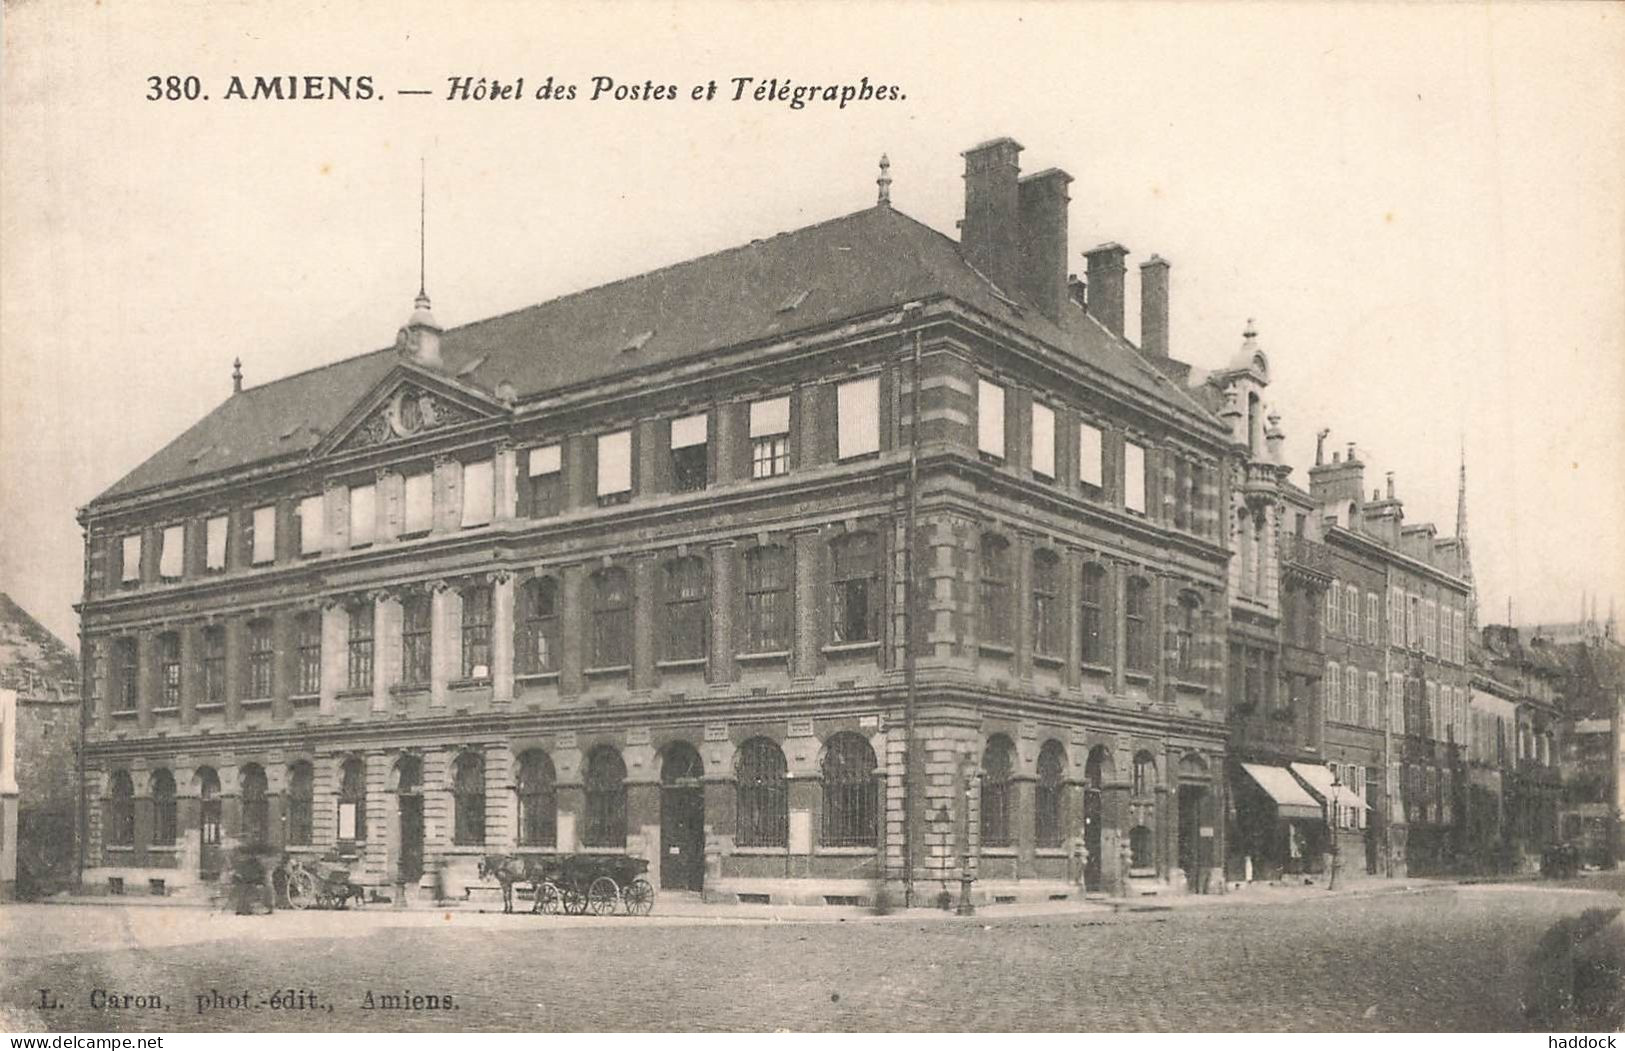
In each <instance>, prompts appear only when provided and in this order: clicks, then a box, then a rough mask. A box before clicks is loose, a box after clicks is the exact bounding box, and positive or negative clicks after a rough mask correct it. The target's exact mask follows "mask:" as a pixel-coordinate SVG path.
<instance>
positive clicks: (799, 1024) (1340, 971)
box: [0, 884, 1620, 1031]
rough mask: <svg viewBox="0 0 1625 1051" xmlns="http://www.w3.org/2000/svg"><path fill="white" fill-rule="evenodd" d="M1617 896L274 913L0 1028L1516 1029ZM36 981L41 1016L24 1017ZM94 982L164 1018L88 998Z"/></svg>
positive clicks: (7, 920) (97, 959)
mask: <svg viewBox="0 0 1625 1051" xmlns="http://www.w3.org/2000/svg"><path fill="white" fill-rule="evenodd" d="M1619 904H1620V897H1619V896H1618V895H1617V894H1613V893H1605V892H1600V891H1589V890H1577V889H1553V888H1546V887H1533V886H1528V885H1515V884H1507V885H1483V886H1463V887H1454V888H1436V889H1430V890H1427V891H1423V892H1414V891H1413V892H1394V893H1385V894H1378V895H1374V896H1370V897H1352V898H1331V899H1329V900H1328V899H1317V898H1315V897H1313V896H1312V895H1304V896H1303V897H1302V898H1300V899H1298V900H1294V901H1291V902H1289V903H1285V904H1276V905H1268V906H1260V905H1251V904H1248V905H1223V906H1217V907H1197V908H1183V909H1178V910H1172V911H1146V912H1124V913H1117V914H1113V913H1110V912H1107V911H1104V910H1101V911H1096V912H1083V911H1074V912H1071V913H1055V914H1049V915H1012V914H1010V913H1009V912H1006V913H1005V914H1003V915H1001V914H1000V912H999V910H998V909H997V908H993V909H988V910H985V911H984V913H983V914H982V915H980V916H977V917H975V918H974V919H969V920H963V919H955V918H944V917H940V916H937V915H934V914H933V915H926V916H913V915H911V916H908V917H899V916H893V917H887V918H885V919H879V920H873V919H859V918H857V917H856V916H853V917H852V918H851V919H849V920H845V921H837V920H834V919H830V920H822V921H813V922H763V921H761V920H754V921H753V920H750V919H748V918H746V919H743V920H725V921H723V922H704V921H682V922H678V921H670V920H668V921H667V922H663V923H660V922H654V921H653V920H641V921H640V920H629V919H626V918H616V919H613V920H611V919H604V920H598V921H592V922H590V923H582V924H578V925H575V926H566V925H562V924H560V923H558V922H557V921H554V920H550V919H547V918H538V917H532V916H527V915H517V916H511V917H504V916H474V917H464V916H454V917H453V918H452V919H451V920H450V921H446V922H444V923H442V924H441V925H440V926H437V925H436V921H440V920H444V918H443V917H439V916H436V915H433V914H424V915H423V916H422V917H421V918H416V917H414V918H413V919H412V921H411V922H404V923H403V922H402V918H401V917H400V915H399V914H396V915H395V916H394V917H391V916H389V915H387V914H382V915H381V913H383V910H374V911H373V912H371V913H339V914H327V915H325V916H324V917H322V918H321V920H320V922H319V923H312V922H311V921H310V919H309V918H310V917H311V915H312V914H310V913H305V914H278V915H276V916H273V917H270V918H265V919H260V920H254V921H251V922H253V923H255V924H257V925H258V927H257V928H253V929H257V930H258V931H260V932H263V933H264V934H274V935H275V937H270V938H266V937H253V938H245V937H242V936H241V931H242V929H243V927H242V926H241V925H240V924H239V925H235V926H233V925H226V926H223V927H222V928H221V930H222V931H223V932H226V933H227V934H228V935H229V936H226V937H218V938H210V939H207V940H202V941H196V940H193V941H191V942H190V943H185V940H184V939H175V942H177V943H174V944H158V945H153V947H151V948H143V949H134V950H130V949H120V950H110V951H104V952H101V953H97V954H92V953H84V952H58V951H56V950H54V949H49V950H44V951H38V952H30V953H27V954H23V955H21V956H20V957H18V958H13V959H9V960H7V961H6V962H5V970H6V972H7V975H6V977H5V978H4V979H3V983H4V984H3V985H0V1004H3V1005H4V1006H3V1010H4V1011H5V1018H4V1021H5V1022H6V1023H7V1024H6V1025H4V1026H0V1028H11V1029H17V1028H25V1029H34V1028H42V1027H43V1028H49V1029H54V1030H64V1031H74V1030H107V1029H112V1030H127V1031H146V1030H160V1031H169V1030H230V1029H255V1030H327V1029H336V1030H436V1029H443V1028H461V1029H474V1030H530V1029H540V1030H600V1029H633V1030H649V1029H678V1030H717V1029H721V1030H734V1029H739V1030H771V1029H791V1030H871V1029H877V1030H896V1029H904V1030H918V1029H948V1030H959V1029H969V1030H1004V1029H1011V1030H1050V1029H1060V1030H1074V1029H1077V1030H1147V1029H1149V1030H1192V1029H1195V1030H1357V1031H1358V1030H1400V1031H1412V1030H1420V1031H1429V1030H1444V1031H1458V1030H1464V1031H1496V1030H1508V1029H1520V1028H1525V1025H1524V1023H1523V1020H1522V1016H1521V1013H1520V1006H1519V994H1520V990H1521V988H1522V984H1523V980H1524V969H1525V965H1526V961H1527V958H1528V955H1529V953H1530V951H1531V950H1532V948H1533V947H1534V945H1535V942H1536V940H1537V939H1538V938H1539V936H1540V935H1541V934H1542V933H1543V932H1544V931H1545V930H1546V929H1547V928H1548V927H1549V926H1550V925H1551V924H1552V923H1553V922H1554V921H1556V920H1557V919H1558V918H1560V917H1562V916H1566V915H1574V914H1577V913H1579V912H1581V911H1582V910H1584V909H1586V908H1592V907H1597V906H1609V907H1618V905H1619ZM166 911H175V910H163V909H146V910H139V909H108V908H96V907H72V906H69V907H34V908H25V909H22V910H11V911H10V912H9V913H7V912H0V930H4V931H5V933H6V940H7V941H8V942H11V943H12V944H13V945H16V944H21V941H20V940H19V941H12V939H13V938H14V937H15V938H18V939H21V938H22V937H23V936H24V935H26V934H27V931H25V930H24V928H25V927H27V926H30V925H37V924H42V923H43V924H49V925H54V926H58V927H61V928H62V929H64V930H70V929H72V928H73V925H74V924H75V923H78V922H81V921H83V922H87V923H93V924H116V923H119V922H128V921H127V919H126V920H117V919H114V918H112V917H109V916H105V915H95V916H89V915H86V916H78V915H76V914H92V913H94V914H108V913H124V914H130V913H135V912H144V913H161V912H166ZM192 915H194V916H195V915H197V914H192ZM750 915H752V914H751V913H749V912H747V911H745V910H741V916H742V917H748V916H750ZM756 915H759V913H758V914H756ZM177 919H180V917H177ZM230 919H232V920H233V921H235V920H237V918H235V917H232V918H230ZM148 922H152V921H148ZM242 922H250V921H246V920H245V921H242ZM301 923H303V924H305V926H300V924H301ZM8 925H9V926H8ZM87 929H88V928H87ZM318 932H328V933H326V935H325V936H313V935H317V934H318ZM64 940H65V941H72V942H73V943H74V944H85V943H84V942H83V941H79V940H77V939H74V938H65V939H64ZM41 988H48V989H50V990H52V992H51V995H52V996H53V997H54V998H56V1000H58V1001H59V1002H60V1003H61V1007H60V1008H59V1009H56V1010H51V1011H45V1012H41V1011H39V1010H38V1005H39V1001H40V993H39V991H38V990H39V989H41ZM93 989H103V990H108V991H111V992H115V993H129V994H142V995H145V994H150V993H156V994H158V995H159V996H161V997H162V1000H163V1002H164V1004H165V1006H164V1008H162V1009H160V1010H156V1011H154V1010H151V1009H145V1010H144V1009H140V1008H129V1009H120V1010H110V1009H99V1010H98V1009H93V1008H92V1007H91V1006H90V1004H89V999H90V991H91V990H93ZM278 989H282V990H288V989H292V990H296V991H303V990H308V991H310V992H312V993H314V994H315V997H316V1001H317V1003H318V1004H319V1005H321V1006H318V1007H317V1008H316V1009H315V1010H310V1009H303V1010H301V1009H298V1008H295V1009H291V1010H290V1009H286V1008H283V1009H275V1010H274V1009H271V1008H270V1007H263V1008H250V1009H248V1010H242V1009H220V1010H211V1011H208V1012H205V1013H201V1014H200V1013H198V1011H197V1005H196V1000H195V997H196V996H197V995H198V994H208V993H209V992H210V990H218V991H219V992H220V993H221V994H222V995H223V996H225V995H239V996H240V995H241V994H243V993H244V992H245V991H246V992H247V993H248V994H249V995H248V1000H249V1002H250V1003H258V1002H260V1001H262V1000H269V998H270V996H271V994H272V993H273V992H275V991H276V990H278ZM369 991H370V993H371V994H372V997H373V999H374V1002H375V1003H376V1002H378V1001H379V1000H381V998H382V997H386V996H389V997H396V996H401V995H423V994H433V995H436V996H440V997H443V998H449V1000H450V1002H451V1003H452V1004H453V1005H455V1006H454V1007H453V1008H452V1009H451V1010H449V1011H448V1010H445V1009H443V1008H442V1009H420V1010H416V1011H413V1010H403V1009H389V1008H385V1009H367V1008H366V1007H365V1006H364V1005H365V1003H366V1001H367V996H368V993H369ZM284 998H286V997H284ZM295 999H297V997H295ZM326 1005H332V1008H333V1009H332V1010H331V1011H329V1010H328V1009H327V1006H326Z"/></svg>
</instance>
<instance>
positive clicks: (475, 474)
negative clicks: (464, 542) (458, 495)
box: [462, 460, 495, 526]
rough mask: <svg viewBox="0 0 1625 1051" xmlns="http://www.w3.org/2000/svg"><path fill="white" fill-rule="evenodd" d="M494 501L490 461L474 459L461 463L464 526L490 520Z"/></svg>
mask: <svg viewBox="0 0 1625 1051" xmlns="http://www.w3.org/2000/svg"><path fill="white" fill-rule="evenodd" d="M494 503H495V501H494V500H493V498H492V494H491V461H490V460H476V461H474V462H473V463H465V464H463V517H462V524H463V525H464V526H482V525H486V524H488V523H489V522H490V521H491V509H492V507H493V506H494Z"/></svg>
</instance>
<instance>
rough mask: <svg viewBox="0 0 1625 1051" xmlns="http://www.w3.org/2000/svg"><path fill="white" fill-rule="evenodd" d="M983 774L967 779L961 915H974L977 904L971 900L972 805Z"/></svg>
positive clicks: (960, 901)
mask: <svg viewBox="0 0 1625 1051" xmlns="http://www.w3.org/2000/svg"><path fill="white" fill-rule="evenodd" d="M981 781H982V775H981V774H977V775H976V776H975V777H974V778H966V779H965V838H964V839H963V840H962V841H961V843H962V845H963V850H962V851H961V852H960V855H959V908H958V909H957V910H956V911H957V912H958V914H959V915H961V916H974V915H975V914H976V906H975V905H974V904H972V902H971V900H970V885H971V880H972V876H971V874H970V805H971V800H973V799H974V798H975V797H976V795H977V790H978V788H979V787H980V785H981Z"/></svg>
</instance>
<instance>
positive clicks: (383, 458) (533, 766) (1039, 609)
mask: <svg viewBox="0 0 1625 1051" xmlns="http://www.w3.org/2000/svg"><path fill="white" fill-rule="evenodd" d="M1020 149H1021V147H1020V146H1019V145H1018V144H1016V143H1014V142H1012V141H1011V140H1008V139H1001V140H996V141H994V142H990V143H986V144H983V145H981V146H978V147H976V148H974V149H972V150H969V151H967V152H966V154H965V186H966V214H965V221H964V223H963V225H962V237H961V239H960V240H959V241H957V242H956V241H954V240H952V239H950V238H948V237H945V236H943V235H942V234H939V233H937V232H936V231H933V230H931V229H929V228H927V227H925V226H923V225H921V224H919V223H917V222H915V221H914V220H912V219H909V218H908V217H906V216H905V215H903V214H902V213H901V212H900V211H897V210H896V209H894V208H893V207H892V206H891V203H890V178H889V175H888V174H887V173H886V171H885V169H884V168H883V169H882V178H881V180H880V200H879V202H878V203H877V205H876V206H875V207H872V208H868V209H865V210H863V211H860V212H857V213H854V214H851V215H848V216H844V217H841V218H838V219H834V220H831V221H829V222H826V223H822V224H819V225H816V226H812V227H808V228H806V229H803V230H798V231H795V232H792V233H788V234H782V235H779V236H777V237H774V238H770V239H767V240H764V241H755V242H752V243H751V244H750V245H747V246H743V247H740V248H737V249H733V250H730V251H726V252H722V253H718V254H716V255H712V256H707V257H704V258H701V259H697V260H693V261H690V262H686V263H681V264H678V265H676V266H673V267H669V268H666V269H663V270H659V271H654V272H652V273H649V274H644V275H641V276H639V277H634V278H630V279H628V280H625V281H621V282H616V283H614V284H610V285H606V286H603V287H601V288H597V289H592V290H588V291H585V292H582V293H577V294H575V295H572V296H566V297H564V298H561V299H558V300H553V301H550V302H547V303H543V304H541V305H539V306H536V307H532V308H528V309H525V310H521V311H517V312H515V313H513V314H508V315H503V316H501V317H497V318H493V319H490V320H487V321H483V322H477V323H474V324H470V325H465V326H461V327H458V328H453V329H449V330H442V329H441V327H440V326H439V324H438V323H437V322H436V320H435V318H434V316H433V314H432V313H431V310H430V304H429V300H428V297H427V296H426V295H423V294H422V293H421V292H420V294H419V299H418V302H417V305H416V309H415V311H414V313H413V314H412V316H411V318H410V319H409V321H408V323H407V325H406V326H404V327H403V328H402V330H401V332H400V333H399V334H398V336H397V340H396V344H395V346H393V347H390V348H387V349H383V350H379V351H375V352H372V353H368V354H363V355H360V356H358V357H352V358H348V359H345V360H342V361H339V362H336V363H335V364H333V365H330V366H327V367H325V368H321V369H317V370H314V371H312V372H308V373H301V374H298V375H295V376H290V377H287V378H285V379H282V380H278V381H275V382H271V383H267V384H264V385H261V386H258V387H251V388H246V389H245V388H242V386H241V381H240V378H239V380H238V382H237V388H238V389H237V390H236V391H235V392H234V393H233V394H232V396H231V397H230V398H229V399H227V400H226V401H225V402H224V403H223V404H222V405H221V406H220V407H219V408H217V409H216V410H215V411H214V412H213V413H211V414H210V415H209V416H208V417H206V418H205V419H204V420H203V421H201V422H200V423H199V424H197V425H196V426H194V427H193V428H192V429H190V430H189V431H187V432H186V433H185V434H183V435H182V436H181V437H179V438H178V439H176V440H175V441H174V442H172V443H171V444H170V445H168V446H166V447H165V448H164V449H162V450H160V451H159V452H158V453H157V454H155V455H154V456H153V457H152V458H151V459H150V460H148V461H147V462H146V463H144V464H142V465H141V466H140V467H138V468H137V469H136V470H135V471H134V472H132V473H131V474H130V475H129V476H127V477H126V478H125V479H123V480H122V481H120V482H119V483H118V484H116V485H115V486H113V487H112V488H111V489H109V490H108V491H107V492H105V493H104V494H102V495H101V496H99V497H97V498H96V499H95V500H94V501H92V502H91V503H90V504H89V505H88V506H87V507H86V508H84V510H83V512H82V514H81V523H82V525H83V528H84V531H85V537H86V576H85V595H84V601H83V605H82V607H81V612H82V619H83V638H84V660H85V674H86V683H87V704H88V705H89V706H90V710H91V712H92V713H93V716H92V719H91V723H90V730H89V745H88V749H87V756H86V777H85V789H86V792H87V794H88V796H89V797H90V800H91V805H90V813H89V821H88V829H89V841H88V854H89V857H90V859H91V862H90V864H91V868H90V869H89V871H88V873H87V879H88V881H89V882H90V883H91V884H93V885H97V884H99V885H106V886H119V887H123V888H126V889H128V888H131V887H136V888H140V889H142V890H143V891H144V890H145V889H147V888H152V889H154V890H158V889H161V890H162V891H163V892H165V893H170V892H173V891H174V890H175V889H177V888H181V887H186V886H188V885H196V884H198V883H200V882H207V881H209V880H210V879H213V878H218V875H219V873H220V872H221V869H222V866H223V863H224V862H223V858H224V854H225V851H226V849H227V848H229V846H230V845H231V844H232V843H233V842H246V841H264V842H268V843H270V844H272V845H274V846H278V847H283V848H286V849H288V850H291V851H295V852H301V853H309V854H321V853H329V852H336V853H338V854H339V855H340V856H343V857H348V858H351V859H353V863H354V867H355V869H356V872H357V874H358V878H359V879H360V880H361V881H362V882H364V883H366V884H368V885H369V886H372V887H374V888H380V889H387V888H405V887H411V886H416V885H419V884H427V883H429V882H430V881H431V879H433V878H434V874H435V873H439V874H440V877H441V878H442V879H444V881H445V884H446V886H447V887H448V888H449V889H450V890H451V892H453V893H460V891H461V888H463V887H466V886H469V885H471V884H473V883H474V882H475V876H474V874H473V873H474V868H475V864H476V860H477V858H478V857H479V856H480V855H482V854H488V853H509V854H513V853H518V854H536V855H544V854H549V853H558V852H570V851H587V852H607V853H627V854H632V855H635V856H638V857H642V858H645V859H647V860H648V861H649V862H650V871H651V877H652V878H656V879H657V882H658V884H659V885H660V886H662V887H664V888H667V889H687V890H694V891H701V892H703V893H704V894H705V895H706V896H707V897H709V898H713V899H718V900H745V901H756V900H772V901H777V900H796V901H814V902H821V901H840V902H846V901H858V900H869V899H870V898H872V897H873V896H874V895H875V894H876V893H877V892H878V889H879V888H882V887H884V888H886V889H887V890H888V891H889V892H890V893H891V894H893V896H894V898H895V897H902V896H904V895H905V894H912V897H913V900H914V901H915V902H916V903H924V902H929V901H933V900H935V899H936V897H937V896H938V895H939V894H940V893H943V892H946V891H948V890H949V889H950V888H952V889H955V890H957V887H958V883H959V879H960V877H961V875H964V874H968V875H971V876H974V877H975V878H976V888H977V894H978V895H979V896H981V897H983V898H985V899H994V900H998V899H1007V898H1048V897H1054V896H1058V895H1063V894H1065V895H1071V894H1077V893H1081V892H1083V891H1084V889H1086V888H1087V889H1091V890H1100V891H1112V890H1115V891H1121V890H1123V889H1124V888H1125V887H1127V886H1130V885H1133V884H1136V883H1138V884H1141V885H1150V886H1155V887H1158V888H1194V889H1201V888H1202V887H1204V886H1207V885H1208V884H1209V882H1211V876H1212V875H1213V872H1214V871H1215V870H1216V867H1217V866H1218V864H1219V863H1220V859H1222V858H1223V857H1224V851H1225V848H1224V843H1223V836H1224V822H1223V821H1222V820H1221V819H1220V816H1221V815H1222V814H1223V813H1224V812H1225V807H1226V787H1225V782H1224V778H1223V758H1224V749H1225V736H1226V724H1225V715H1224V705H1225V697H1224V690H1223V683H1224V681H1225V677H1224V661H1225V653H1224V647H1223V645H1222V640H1223V639H1224V638H1225V633H1226V625H1227V622H1228V619H1229V617H1228V611H1227V599H1226V574H1227V572H1228V563H1229V559H1230V553H1229V542H1230V541H1229V537H1228V535H1227V523H1226V522H1225V520H1224V518H1223V516H1222V515H1221V509H1224V508H1227V507H1229V506H1230V495H1229V491H1228V490H1229V486H1230V484H1231V483H1230V470H1229V461H1230V457H1231V456H1232V448H1231V442H1230V435H1229V433H1228V431H1227V428H1226V426H1225V424H1224V423H1223V422H1221V421H1220V420H1219V419H1218V418H1216V417H1215V416H1214V414H1213V413H1211V412H1210V411H1208V410H1207V409H1206V408H1205V407H1204V406H1203V405H1202V404H1200V403H1199V402H1198V401H1197V400H1196V399H1194V398H1193V397H1191V396H1190V395H1189V394H1187V393H1186V392H1185V391H1184V390H1183V389H1182V388H1180V387H1178V386H1171V385H1170V384H1168V383H1167V382H1165V381H1163V380H1162V379H1160V378H1159V377H1158V375H1157V372H1156V368H1155V367H1154V366H1152V365H1148V359H1152V358H1154V357H1155V356H1156V350H1155V348H1152V349H1150V350H1147V349H1144V348H1136V347H1135V346H1133V345H1132V344H1130V343H1128V342H1127V341H1126V340H1125V339H1124V337H1123V317H1122V313H1123V310H1122V303H1123V285H1122V275H1123V271H1124V265H1123V260H1124V256H1125V254H1126V253H1125V250H1123V249H1122V248H1121V247H1120V246H1116V245H1107V246H1102V247H1101V248H1098V249H1095V250H1092V251H1091V252H1088V253H1085V256H1086V263H1087V273H1088V284H1087V293H1086V294H1085V293H1084V292H1083V290H1082V287H1081V286H1082V283H1081V282H1076V283H1069V281H1068V274H1067V260H1068V253H1067V220H1066V206H1067V184H1068V183H1069V182H1070V179H1069V177H1068V176H1067V175H1066V174H1065V173H1064V172H1059V171H1055V170H1053V169H1052V170H1049V171H1045V172H1040V173H1037V174H1034V175H1029V176H1025V177H1023V176H1021V175H1020V174H1019V169H1018V163H1017V162H1018V156H1019V153H1020ZM1164 273H1165V271H1164ZM1153 286H1154V287H1153V291H1155V283H1154V282H1153ZM1162 289H1163V299H1162V301H1161V312H1162V313H1161V317H1162V325H1163V329H1162V330H1163V332H1164V333H1165V332H1166V285H1165V284H1164V285H1163V286H1162ZM1152 306H1153V308H1154V309H1153V311H1152V313H1153V330H1155V325H1156V317H1157V310H1156V309H1155V308H1156V304H1155V303H1153V304H1152ZM1164 352H1165V347H1164ZM911 535H912V537H913V540H912V543H911V542H910V537H911ZM911 580H912V581H913V586H912V587H910V581H911ZM911 698H912V703H911ZM911 723H912V725H913V727H914V736H913V742H914V747H913V748H912V749H911V748H910V747H909V740H910V739H909V738H908V737H907V736H906V730H907V727H908V726H909V725H910V724H911ZM910 756H912V757H913V762H914V764H915V765H914V767H913V769H912V771H911V770H910V767H909V757H910ZM911 861H912V864H911ZM154 880H160V881H163V882H162V883H161V884H155V883H153V882H152V881H154Z"/></svg>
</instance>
